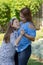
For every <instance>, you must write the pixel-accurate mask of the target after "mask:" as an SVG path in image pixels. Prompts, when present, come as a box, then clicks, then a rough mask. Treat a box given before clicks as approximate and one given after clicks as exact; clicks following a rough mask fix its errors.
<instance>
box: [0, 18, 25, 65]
mask: <svg viewBox="0 0 43 65" xmlns="http://www.w3.org/2000/svg"><path fill="white" fill-rule="evenodd" d="M19 27H20V24H19V21H18V20H17V19H16V18H13V19H12V20H11V21H10V23H9V25H8V30H7V32H6V34H5V35H4V39H3V43H2V45H1V47H0V65H15V63H14V54H15V48H16V46H17V45H18V43H19V41H20V39H21V38H22V36H23V35H24V31H23V30H22V31H21V33H20V35H19V37H18V33H17V30H18V29H19Z"/></svg>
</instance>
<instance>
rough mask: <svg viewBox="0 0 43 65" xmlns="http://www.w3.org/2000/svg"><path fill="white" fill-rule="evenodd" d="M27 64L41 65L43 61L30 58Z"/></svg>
mask: <svg viewBox="0 0 43 65" xmlns="http://www.w3.org/2000/svg"><path fill="white" fill-rule="evenodd" d="M27 65H43V63H41V62H38V61H37V60H33V59H30V60H29V61H28V64H27Z"/></svg>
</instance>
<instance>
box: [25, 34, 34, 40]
mask: <svg viewBox="0 0 43 65" xmlns="http://www.w3.org/2000/svg"><path fill="white" fill-rule="evenodd" d="M24 36H25V37H26V38H28V39H30V40H31V41H34V40H35V38H34V37H32V36H30V35H28V34H24Z"/></svg>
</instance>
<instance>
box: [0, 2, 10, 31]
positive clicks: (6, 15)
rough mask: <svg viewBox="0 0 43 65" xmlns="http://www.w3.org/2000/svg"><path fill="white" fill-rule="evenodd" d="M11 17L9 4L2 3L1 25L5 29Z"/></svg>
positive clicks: (0, 9)
mask: <svg viewBox="0 0 43 65" xmlns="http://www.w3.org/2000/svg"><path fill="white" fill-rule="evenodd" d="M9 19H10V8H9V6H8V5H7V4H5V3H1V4H0V26H1V27H2V29H3V30H4V31H5V30H6V28H7V24H8V22H9Z"/></svg>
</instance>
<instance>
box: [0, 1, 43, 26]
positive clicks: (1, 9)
mask: <svg viewBox="0 0 43 65" xmlns="http://www.w3.org/2000/svg"><path fill="white" fill-rule="evenodd" d="M42 2H43V0H3V1H2V0H0V25H2V26H3V25H4V26H5V24H7V23H8V21H9V19H10V18H11V17H14V16H16V17H17V18H18V19H19V10H21V9H22V8H23V7H25V6H28V7H29V8H30V9H31V12H32V16H34V14H36V12H38V11H39V8H40V6H41V4H42Z"/></svg>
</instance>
